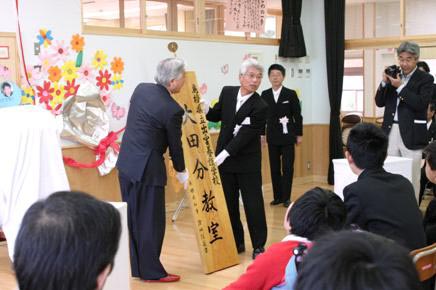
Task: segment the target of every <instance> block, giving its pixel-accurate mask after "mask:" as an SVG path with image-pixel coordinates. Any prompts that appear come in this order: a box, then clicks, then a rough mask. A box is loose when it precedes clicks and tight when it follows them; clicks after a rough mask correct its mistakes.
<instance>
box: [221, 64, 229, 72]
mask: <svg viewBox="0 0 436 290" xmlns="http://www.w3.org/2000/svg"><path fill="white" fill-rule="evenodd" d="M221 72H222V73H223V75H226V74H227V73H228V72H229V65H228V64H227V63H226V64H225V65H223V66H222V67H221Z"/></svg>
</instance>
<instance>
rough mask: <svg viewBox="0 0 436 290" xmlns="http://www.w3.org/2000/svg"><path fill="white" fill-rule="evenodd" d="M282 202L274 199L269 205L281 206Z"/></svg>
mask: <svg viewBox="0 0 436 290" xmlns="http://www.w3.org/2000/svg"><path fill="white" fill-rule="evenodd" d="M281 203H282V202H281V201H280V200H278V199H274V200H273V201H271V202H270V203H269V204H270V205H278V204H281Z"/></svg>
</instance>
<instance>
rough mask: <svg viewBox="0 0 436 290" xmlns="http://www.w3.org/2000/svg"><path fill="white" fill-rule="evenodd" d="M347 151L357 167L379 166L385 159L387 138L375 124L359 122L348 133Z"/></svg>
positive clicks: (371, 167)
mask: <svg viewBox="0 0 436 290" xmlns="http://www.w3.org/2000/svg"><path fill="white" fill-rule="evenodd" d="M347 151H348V152H349V153H350V154H351V157H353V160H354V163H355V164H356V166H357V167H358V168H360V169H374V168H379V167H382V166H383V163H384V161H385V159H386V155H387V152H388V138H387V136H386V134H385V133H384V132H383V131H382V129H380V128H379V127H377V126H376V125H374V124H370V123H360V124H357V125H356V126H354V127H353V128H352V129H351V131H350V134H349V135H348V140H347Z"/></svg>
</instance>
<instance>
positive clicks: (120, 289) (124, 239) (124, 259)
mask: <svg viewBox="0 0 436 290" xmlns="http://www.w3.org/2000/svg"><path fill="white" fill-rule="evenodd" d="M111 204H112V205H113V206H114V207H115V208H116V209H118V211H119V213H120V215H121V228H122V231H121V237H120V244H119V246H118V252H117V255H116V256H115V266H114V268H113V269H112V272H111V274H110V275H109V277H108V279H107V281H106V284H105V285H104V288H103V290H130V273H131V271H130V253H129V229H128V228H127V203H125V202H111Z"/></svg>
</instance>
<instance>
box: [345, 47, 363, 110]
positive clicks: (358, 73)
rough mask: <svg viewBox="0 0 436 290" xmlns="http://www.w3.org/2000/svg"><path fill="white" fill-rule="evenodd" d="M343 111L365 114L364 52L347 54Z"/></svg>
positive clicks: (348, 52)
mask: <svg viewBox="0 0 436 290" xmlns="http://www.w3.org/2000/svg"><path fill="white" fill-rule="evenodd" d="M341 111H343V112H362V113H363V52H362V51H361V50H357V51H355V50H353V51H346V52H345V61H344V81H343V86H342V101H341Z"/></svg>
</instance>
